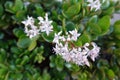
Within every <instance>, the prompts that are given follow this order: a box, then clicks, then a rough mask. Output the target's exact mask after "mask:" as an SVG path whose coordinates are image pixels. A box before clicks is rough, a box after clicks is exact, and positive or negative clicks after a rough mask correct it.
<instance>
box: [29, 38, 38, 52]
mask: <svg viewBox="0 0 120 80" xmlns="http://www.w3.org/2000/svg"><path fill="white" fill-rule="evenodd" d="M36 45H37V42H36V40H32V41H31V43H30V45H29V47H28V50H29V51H32V50H33V49H34V48H35V47H36Z"/></svg>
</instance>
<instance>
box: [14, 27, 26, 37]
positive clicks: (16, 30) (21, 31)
mask: <svg viewBox="0 0 120 80" xmlns="http://www.w3.org/2000/svg"><path fill="white" fill-rule="evenodd" d="M13 33H14V35H15V36H16V37H18V38H20V37H21V36H23V35H25V33H24V31H23V30H22V29H18V28H15V29H14V30H13Z"/></svg>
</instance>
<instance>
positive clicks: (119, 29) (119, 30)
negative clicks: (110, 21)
mask: <svg viewBox="0 0 120 80" xmlns="http://www.w3.org/2000/svg"><path fill="white" fill-rule="evenodd" d="M113 32H114V34H120V20H118V21H116V22H115V24H114V31H113Z"/></svg>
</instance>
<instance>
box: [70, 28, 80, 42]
mask: <svg viewBox="0 0 120 80" xmlns="http://www.w3.org/2000/svg"><path fill="white" fill-rule="evenodd" d="M69 33H70V34H71V35H72V36H71V40H73V41H77V38H78V37H79V36H80V34H79V33H77V30H76V29H75V30H73V31H69Z"/></svg>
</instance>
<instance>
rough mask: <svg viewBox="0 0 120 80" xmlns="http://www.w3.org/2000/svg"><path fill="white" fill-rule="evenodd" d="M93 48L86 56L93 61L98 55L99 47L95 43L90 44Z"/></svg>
mask: <svg viewBox="0 0 120 80" xmlns="http://www.w3.org/2000/svg"><path fill="white" fill-rule="evenodd" d="M91 44H92V46H93V49H92V50H90V51H89V53H88V55H89V56H90V58H91V59H92V60H93V61H95V58H96V57H97V56H98V55H99V54H98V53H99V51H100V47H98V46H97V45H96V44H95V43H93V42H92V43H91Z"/></svg>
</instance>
